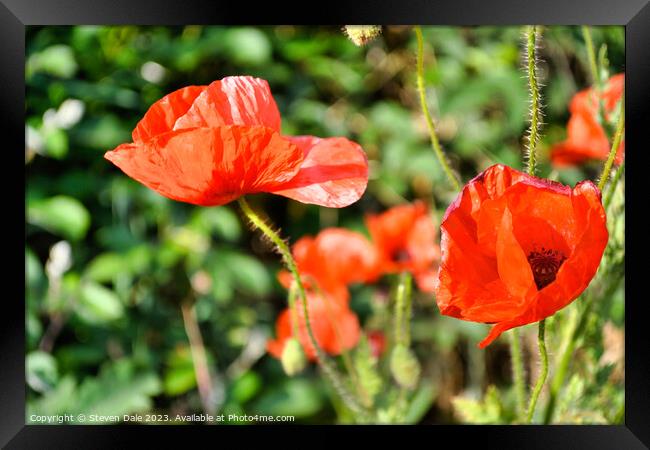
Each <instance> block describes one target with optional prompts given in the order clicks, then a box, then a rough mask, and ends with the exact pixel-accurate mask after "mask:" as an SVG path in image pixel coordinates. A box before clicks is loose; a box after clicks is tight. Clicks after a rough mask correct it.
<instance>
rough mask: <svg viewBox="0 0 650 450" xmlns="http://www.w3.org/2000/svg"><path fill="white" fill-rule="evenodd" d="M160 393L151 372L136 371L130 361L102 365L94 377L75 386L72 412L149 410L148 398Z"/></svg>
mask: <svg viewBox="0 0 650 450" xmlns="http://www.w3.org/2000/svg"><path fill="white" fill-rule="evenodd" d="M160 392H161V383H160V380H159V379H158V377H157V376H156V375H155V374H154V373H150V372H144V373H137V372H136V371H135V367H134V365H133V364H132V362H131V361H130V360H120V361H117V362H115V363H111V364H109V365H106V366H104V368H102V370H101V372H100V374H99V376H98V377H97V378H86V379H85V380H84V382H83V383H82V384H81V386H80V387H79V390H78V392H77V395H76V397H77V398H76V401H75V405H74V410H75V412H82V413H85V414H87V415H90V414H99V415H102V416H109V415H116V416H121V415H123V414H130V413H134V412H145V411H150V410H151V408H152V406H153V403H152V401H151V397H152V396H154V395H158V394H159V393H160Z"/></svg>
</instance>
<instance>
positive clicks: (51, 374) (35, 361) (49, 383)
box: [25, 350, 59, 392]
mask: <svg viewBox="0 0 650 450" xmlns="http://www.w3.org/2000/svg"><path fill="white" fill-rule="evenodd" d="M25 364H26V369H27V384H28V385H29V387H31V388H32V389H34V390H35V391H37V392H47V391H49V390H50V389H52V387H54V386H55V385H56V383H57V381H58V379H59V373H58V369H57V364H56V360H55V359H54V357H53V356H52V355H50V354H49V353H46V352H42V351H40V350H37V351H33V352H31V353H29V354H28V355H27V358H26V361H25Z"/></svg>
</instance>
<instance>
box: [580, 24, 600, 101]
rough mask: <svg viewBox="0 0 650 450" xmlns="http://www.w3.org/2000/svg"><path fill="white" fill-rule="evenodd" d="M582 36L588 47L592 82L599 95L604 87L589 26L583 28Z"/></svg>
mask: <svg viewBox="0 0 650 450" xmlns="http://www.w3.org/2000/svg"><path fill="white" fill-rule="evenodd" d="M582 36H583V38H584V40H585V45H586V47H587V57H588V58H589V70H590V71H591V80H592V82H593V83H594V85H595V86H596V91H597V92H598V94H600V92H602V86H601V82H600V72H599V70H598V64H597V63H596V51H595V50H594V42H593V41H592V39H591V30H590V29H589V27H588V26H586V25H583V26H582Z"/></svg>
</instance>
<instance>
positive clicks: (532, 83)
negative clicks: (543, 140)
mask: <svg viewBox="0 0 650 450" xmlns="http://www.w3.org/2000/svg"><path fill="white" fill-rule="evenodd" d="M538 37H539V30H538V27H537V26H536V25H531V26H529V27H528V28H527V29H526V63H527V72H528V90H529V93H530V129H529V131H528V145H527V148H526V151H527V156H528V174H529V175H535V165H536V163H537V154H536V150H537V142H538V141H539V131H540V128H541V127H542V107H541V104H540V103H541V101H540V93H539V82H538V80H537V39H538Z"/></svg>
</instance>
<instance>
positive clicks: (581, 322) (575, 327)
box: [544, 299, 592, 424]
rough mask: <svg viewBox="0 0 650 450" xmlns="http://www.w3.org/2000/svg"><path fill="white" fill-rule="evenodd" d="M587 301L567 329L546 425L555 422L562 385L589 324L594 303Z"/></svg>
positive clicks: (572, 318) (546, 411)
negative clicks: (584, 330) (578, 315)
mask: <svg viewBox="0 0 650 450" xmlns="http://www.w3.org/2000/svg"><path fill="white" fill-rule="evenodd" d="M585 300H586V305H585V307H584V309H583V310H582V311H581V312H580V318H579V319H578V320H576V317H577V316H576V315H573V316H571V321H570V323H569V327H568V328H567V330H566V334H565V335H564V339H563V340H564V345H563V346H562V351H561V356H560V359H559V361H558V362H557V364H556V366H555V373H554V374H553V379H552V380H551V385H550V389H549V396H548V402H547V403H546V409H545V411H544V423H545V424H549V423H551V420H553V412H554V411H555V405H556V402H557V396H558V394H559V393H560V389H561V388H562V385H563V384H564V380H565V379H566V375H567V372H568V370H569V364H570V363H571V359H572V358H573V353H574V352H575V349H576V346H577V345H578V339H579V337H580V335H581V334H582V331H583V329H584V327H585V326H586V324H587V319H588V317H589V312H590V311H591V304H592V302H591V300H590V299H585Z"/></svg>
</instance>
